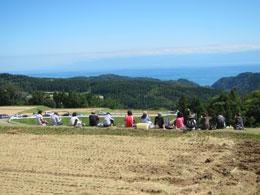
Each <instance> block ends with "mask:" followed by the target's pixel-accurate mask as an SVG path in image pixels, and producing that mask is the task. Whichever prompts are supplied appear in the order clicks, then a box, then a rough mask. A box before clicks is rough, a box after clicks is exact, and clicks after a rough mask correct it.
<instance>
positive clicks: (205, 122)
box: [200, 113, 211, 130]
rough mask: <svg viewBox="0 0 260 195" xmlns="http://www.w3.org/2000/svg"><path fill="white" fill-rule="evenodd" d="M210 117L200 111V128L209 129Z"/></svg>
mask: <svg viewBox="0 0 260 195" xmlns="http://www.w3.org/2000/svg"><path fill="white" fill-rule="evenodd" d="M210 119H211V117H208V115H207V114H206V113H202V118H201V121H200V128H201V129H202V130H209V129H210V123H209V120H210Z"/></svg>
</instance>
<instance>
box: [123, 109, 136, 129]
mask: <svg viewBox="0 0 260 195" xmlns="http://www.w3.org/2000/svg"><path fill="white" fill-rule="evenodd" d="M127 114H128V115H127V116H126V117H125V123H126V127H133V124H134V123H135V117H134V116H133V115H132V112H131V111H128V112H127Z"/></svg>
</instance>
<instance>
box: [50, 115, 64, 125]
mask: <svg viewBox="0 0 260 195" xmlns="http://www.w3.org/2000/svg"><path fill="white" fill-rule="evenodd" d="M51 125H54V126H56V125H57V126H59V125H63V122H62V121H61V118H60V117H59V114H58V112H54V114H52V115H51Z"/></svg>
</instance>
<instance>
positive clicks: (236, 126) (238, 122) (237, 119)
mask: <svg viewBox="0 0 260 195" xmlns="http://www.w3.org/2000/svg"><path fill="white" fill-rule="evenodd" d="M234 129H236V130H242V129H244V123H243V119H242V116H241V114H240V113H239V112H238V113H236V116H235V123H234Z"/></svg>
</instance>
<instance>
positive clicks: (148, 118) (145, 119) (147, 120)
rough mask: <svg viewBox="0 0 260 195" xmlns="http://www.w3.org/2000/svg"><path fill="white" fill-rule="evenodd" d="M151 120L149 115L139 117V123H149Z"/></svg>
mask: <svg viewBox="0 0 260 195" xmlns="http://www.w3.org/2000/svg"><path fill="white" fill-rule="evenodd" d="M149 122H151V119H150V117H149V116H146V117H145V118H141V123H149Z"/></svg>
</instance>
